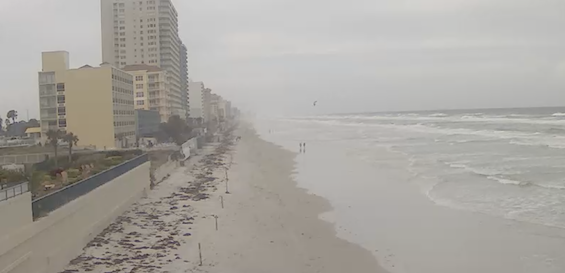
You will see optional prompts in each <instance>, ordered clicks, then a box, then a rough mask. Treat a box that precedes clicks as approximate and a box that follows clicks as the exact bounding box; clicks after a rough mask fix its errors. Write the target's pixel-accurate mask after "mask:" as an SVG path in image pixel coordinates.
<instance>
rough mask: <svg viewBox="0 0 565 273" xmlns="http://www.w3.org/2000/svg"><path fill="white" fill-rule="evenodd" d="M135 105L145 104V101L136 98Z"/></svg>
mask: <svg viewBox="0 0 565 273" xmlns="http://www.w3.org/2000/svg"><path fill="white" fill-rule="evenodd" d="M136 102H137V105H145V101H144V100H138V101H136Z"/></svg>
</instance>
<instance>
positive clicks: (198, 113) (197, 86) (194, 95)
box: [188, 82, 205, 119]
mask: <svg viewBox="0 0 565 273" xmlns="http://www.w3.org/2000/svg"><path fill="white" fill-rule="evenodd" d="M204 92H205V88H204V83H203V82H189V83H188V97H189V98H190V99H189V101H188V108H189V109H190V110H189V112H190V117H191V118H202V119H205V115H204V96H205V94H204Z"/></svg>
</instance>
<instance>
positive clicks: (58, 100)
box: [57, 95, 65, 103]
mask: <svg viewBox="0 0 565 273" xmlns="http://www.w3.org/2000/svg"><path fill="white" fill-rule="evenodd" d="M57 103H65V95H58V96H57Z"/></svg>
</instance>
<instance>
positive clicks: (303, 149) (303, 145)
mask: <svg viewBox="0 0 565 273" xmlns="http://www.w3.org/2000/svg"><path fill="white" fill-rule="evenodd" d="M302 153H306V142H304V143H302Z"/></svg>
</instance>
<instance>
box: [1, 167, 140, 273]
mask: <svg viewBox="0 0 565 273" xmlns="http://www.w3.org/2000/svg"><path fill="white" fill-rule="evenodd" d="M149 170H150V163H149V162H146V163H143V164H141V165H139V166H137V167H136V168H134V169H132V170H131V171H129V172H127V173H125V174H123V175H121V176H119V177H117V178H115V179H114V180H112V181H110V182H108V183H106V184H104V185H103V186H100V187H98V188H96V189H95V190H93V191H91V192H90V193H88V194H86V195H84V196H81V197H79V198H78V199H76V200H73V201H71V202H70V203H68V204H66V205H64V206H63V207H61V208H59V209H57V210H55V211H53V212H51V213H49V215H47V216H46V217H43V218H40V219H39V220H37V221H35V222H34V221H33V220H32V216H31V194H30V193H26V194H23V195H20V196H17V197H15V198H12V199H10V200H7V201H4V202H1V203H0V273H36V272H37V273H55V272H60V271H62V270H63V268H64V267H65V266H66V265H67V264H68V263H69V261H70V260H72V259H74V258H76V256H77V255H79V254H80V253H81V250H82V248H83V247H84V246H86V244H87V243H88V242H89V241H91V240H92V239H93V238H94V237H95V236H96V235H98V234H99V233H100V232H102V230H104V229H105V228H106V227H107V226H108V225H110V224H111V223H112V221H113V220H114V219H116V218H117V217H118V216H120V215H121V214H122V213H123V212H125V211H126V210H127V209H129V207H130V206H131V205H132V204H133V203H135V202H136V201H137V200H138V199H139V198H141V197H142V196H144V195H145V194H146V192H147V191H148V190H149V187H150V181H149Z"/></svg>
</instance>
